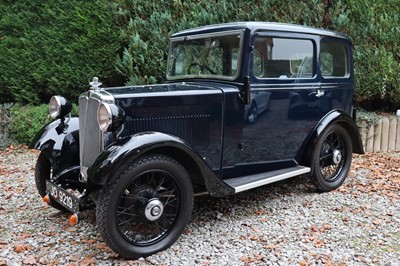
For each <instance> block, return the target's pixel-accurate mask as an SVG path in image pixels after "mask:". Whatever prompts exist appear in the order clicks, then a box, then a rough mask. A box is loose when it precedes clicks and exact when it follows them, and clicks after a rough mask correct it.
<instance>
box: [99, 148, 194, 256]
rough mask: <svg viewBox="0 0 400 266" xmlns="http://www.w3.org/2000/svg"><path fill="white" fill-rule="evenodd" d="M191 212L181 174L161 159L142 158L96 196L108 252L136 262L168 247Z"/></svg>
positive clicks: (188, 186)
mask: <svg viewBox="0 0 400 266" xmlns="http://www.w3.org/2000/svg"><path fill="white" fill-rule="evenodd" d="M192 208H193V187H192V183H191V180H190V177H189V174H188V173H187V171H186V169H185V168H184V167H183V166H182V165H181V164H179V163H178V162H177V161H176V160H174V159H172V158H170V157H168V156H165V155H148V156H145V157H141V158H139V159H137V160H135V161H134V162H132V163H131V164H130V165H128V166H127V167H126V168H125V169H124V170H123V171H122V172H120V173H119V174H117V175H116V176H115V179H114V181H113V182H111V183H110V184H108V185H105V186H104V187H103V189H102V191H101V192H100V194H99V197H98V200H97V206H96V219H97V225H98V228H99V230H100V233H101V234H102V236H103V239H104V241H105V242H106V243H107V244H108V246H109V247H110V248H111V249H113V250H114V251H115V252H116V253H118V254H120V255H121V256H122V257H124V258H130V259H136V258H139V257H146V256H148V255H151V254H154V253H156V252H158V251H160V250H164V249H166V248H168V247H169V246H171V245H172V244H173V243H174V242H175V241H176V239H178V237H179V236H180V235H181V233H182V231H183V230H184V228H185V226H186V224H187V222H188V221H189V218H190V215H191V212H192Z"/></svg>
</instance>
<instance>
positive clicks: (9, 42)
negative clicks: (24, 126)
mask: <svg viewBox="0 0 400 266" xmlns="http://www.w3.org/2000/svg"><path fill="white" fill-rule="evenodd" d="M231 21H276V22H285V23H295V24H302V25H308V26H313V27H318V28H326V29H331V30H336V31H340V32H343V33H345V34H347V35H349V36H350V37H351V38H352V40H353V42H354V44H355V46H354V59H355V71H356V96H355V100H356V104H357V105H358V106H359V107H363V108H366V109H367V110H395V109H397V108H399V107H400V5H399V4H398V0H369V1H365V0H303V1H299V0H287V1H285V3H284V4H282V1H281V0H255V1H240V0H233V1H230V0H195V1H185V0H160V1H141V0H109V1H106V0H87V1H79V0H70V1H61V0H53V1H42V0H31V1H24V0H19V1H14V0H2V1H1V2H0V58H1V60H0V84H1V85H0V96H1V97H0V103H4V102H18V103H19V104H27V103H28V104H34V105H38V104H41V103H47V102H48V99H49V97H50V96H51V95H53V94H62V95H65V96H67V97H68V98H70V99H72V100H73V99H77V96H78V95H79V94H80V93H81V92H83V91H85V90H86V89H87V88H88V82H89V81H90V80H91V78H92V77H93V76H95V75H96V76H98V77H99V78H100V80H101V81H102V82H103V83H104V84H105V86H114V85H132V84H146V83H157V82H162V81H163V76H164V70H165V66H166V62H165V61H164V60H163V59H164V58H165V57H166V52H167V47H168V37H169V36H170V35H171V34H172V33H174V32H177V31H180V30H183V29H186V28H191V27H196V26H202V25H207V24H213V23H221V22H231ZM13 109H15V108H13ZM39 109H40V108H38V110H39ZM40 110H41V109H40ZM28 124H29V123H28Z"/></svg>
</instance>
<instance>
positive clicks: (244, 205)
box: [0, 149, 400, 266]
mask: <svg viewBox="0 0 400 266" xmlns="http://www.w3.org/2000/svg"><path fill="white" fill-rule="evenodd" d="M36 158H37V153H35V152H32V151H26V150H24V149H22V150H21V149H6V150H5V149H3V150H0V217H1V218H0V265H302V266H305V265H400V230H399V223H400V192H399V191H400V177H399V176H400V153H397V152H393V153H388V154H366V155H363V156H357V157H356V158H355V159H354V164H353V167H352V170H351V173H350V175H349V177H348V179H347V180H346V183H345V184H344V185H343V186H342V187H341V188H340V189H338V190H336V191H334V192H330V193H322V194H319V193H315V192H314V189H313V187H312V186H310V185H309V183H308V181H307V179H306V178H297V179H293V180H289V181H285V182H279V183H277V184H272V185H269V186H265V187H262V188H258V189H254V190H251V191H248V192H244V193H240V194H237V195H234V196H230V197H226V198H222V199H218V198H210V197H199V198H196V200H195V206H194V211H193V215H192V219H191V221H190V223H189V224H188V226H187V228H186V230H185V232H184V234H183V235H182V236H181V237H180V238H179V239H178V241H177V242H176V243H175V244H174V245H173V246H172V247H171V248H169V249H168V250H166V251H163V252H159V253H157V254H155V255H153V256H150V257H147V258H145V259H140V260H136V261H133V260H132V261H127V260H123V259H121V258H119V257H118V255H117V254H115V253H113V252H112V251H111V250H110V249H109V248H108V247H107V246H106V245H105V244H104V242H103V241H102V239H101V236H100V235H99V233H98V232H97V230H96V226H95V220H94V213H93V212H88V213H87V219H85V220H84V221H82V222H81V223H79V224H78V225H77V226H75V227H71V226H69V225H68V215H66V214H62V213H60V212H58V211H57V210H55V209H52V208H50V207H48V206H46V204H45V203H43V202H42V201H41V199H40V197H39V196H38V193H37V192H36V188H35V185H34V178H33V173H34V164H35V160H36Z"/></svg>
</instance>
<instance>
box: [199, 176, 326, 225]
mask: <svg viewBox="0 0 400 266" xmlns="http://www.w3.org/2000/svg"><path fill="white" fill-rule="evenodd" d="M309 193H318V192H317V190H316V189H315V188H314V186H313V185H312V184H311V182H310V180H309V177H308V176H300V177H297V178H292V179H288V180H283V181H279V182H276V183H273V184H269V185H265V186H262V187H258V188H254V189H251V190H248V191H244V192H241V193H238V194H234V195H230V196H226V197H222V198H215V197H211V196H199V197H196V198H195V200H194V207H193V216H196V215H202V216H203V218H206V217H204V215H209V216H210V217H209V218H214V217H215V215H217V214H218V213H221V214H224V215H225V214H229V213H230V212H231V209H232V208H233V207H235V206H238V207H240V208H241V209H252V208H253V207H254V206H259V205H260V203H261V202H268V201H271V200H273V199H277V198H283V197H285V196H291V195H299V194H309Z"/></svg>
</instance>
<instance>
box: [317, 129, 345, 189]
mask: <svg viewBox="0 0 400 266" xmlns="http://www.w3.org/2000/svg"><path fill="white" fill-rule="evenodd" d="M352 152H353V148H352V144H351V139H350V136H349V134H348V133H347V131H346V130H345V129H344V128H343V127H341V126H340V125H337V124H333V125H330V126H328V127H327V128H326V129H325V130H324V131H323V132H322V134H321V136H320V137H319V138H318V140H317V143H316V145H315V149H314V153H313V162H312V168H313V174H312V180H313V182H314V184H315V186H316V187H317V189H318V190H320V191H322V192H328V191H331V190H334V189H336V188H338V187H340V185H342V183H343V182H344V180H345V179H346V177H347V174H348V172H349V170H350V165H351V156H352Z"/></svg>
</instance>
